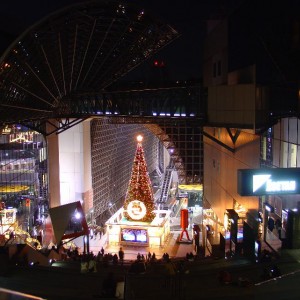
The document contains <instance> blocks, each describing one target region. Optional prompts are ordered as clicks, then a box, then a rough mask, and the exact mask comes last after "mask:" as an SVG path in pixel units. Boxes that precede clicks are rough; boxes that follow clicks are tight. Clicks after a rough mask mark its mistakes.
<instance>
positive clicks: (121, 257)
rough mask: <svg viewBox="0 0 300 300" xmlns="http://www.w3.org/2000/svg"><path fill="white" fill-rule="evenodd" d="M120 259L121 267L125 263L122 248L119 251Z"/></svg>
mask: <svg viewBox="0 0 300 300" xmlns="http://www.w3.org/2000/svg"><path fill="white" fill-rule="evenodd" d="M119 259H120V262H121V265H123V262H124V251H123V248H122V247H120V250H119Z"/></svg>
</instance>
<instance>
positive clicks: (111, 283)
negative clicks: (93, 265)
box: [102, 272, 117, 298]
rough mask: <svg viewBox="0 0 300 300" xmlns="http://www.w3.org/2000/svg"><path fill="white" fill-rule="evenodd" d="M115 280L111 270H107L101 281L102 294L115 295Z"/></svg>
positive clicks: (106, 295)
mask: <svg viewBox="0 0 300 300" xmlns="http://www.w3.org/2000/svg"><path fill="white" fill-rule="evenodd" d="M116 286H117V282H116V280H115V276H114V273H113V272H109V273H108V274H107V277H106V278H105V279H104V280H103V283H102V296H103V297H112V298H114V297H115V294H116Z"/></svg>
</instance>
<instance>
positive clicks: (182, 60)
mask: <svg viewBox="0 0 300 300" xmlns="http://www.w3.org/2000/svg"><path fill="white" fill-rule="evenodd" d="M241 1H243V0H185V1H183V0H181V1H179V0H172V1H164V0H128V1H127V2H128V3H134V4H135V5H136V6H138V7H141V8H144V9H145V11H146V12H149V13H150V14H151V15H154V16H155V17H157V18H159V19H161V20H162V21H164V22H165V23H168V24H169V25H171V26H172V27H173V28H174V29H176V30H177V31H178V32H179V33H180V34H181V35H180V37H179V38H178V39H177V40H175V41H174V42H172V43H171V44H169V45H168V46H166V47H165V48H164V49H162V50H161V51H160V52H159V53H158V54H156V55H155V56H154V57H153V58H151V59H150V60H149V61H147V62H146V63H145V64H144V65H143V66H141V67H140V68H137V69H136V70H135V71H134V73H132V74H133V75H132V76H137V77H139V76H142V75H141V74H144V73H145V68H147V70H149V67H150V66H152V64H153V61H154V60H159V61H163V62H164V64H165V68H164V70H163V72H164V76H166V77H168V78H170V80H177V79H179V80H182V79H199V78H201V60H202V50H201V49H202V41H203V37H204V36H205V20H206V19H208V18H209V17H211V16H214V15H217V14H220V13H223V12H224V13H227V12H228V11H230V10H231V9H232V8H234V7H235V6H237V5H238V3H240V2H241ZM77 2H78V3H80V2H84V1H82V0H81V1H79V0H29V1H25V0H10V1H2V2H1V6H0V51H1V52H3V51H4V50H5V49H6V48H7V47H8V45H9V44H10V43H11V42H12V41H13V40H14V39H15V38H16V37H17V36H18V35H19V34H21V33H22V32H23V31H24V30H26V28H28V27H29V26H30V25H32V24H34V23H35V22H37V21H39V20H40V19H41V18H43V17H45V16H47V15H48V14H50V13H51V12H54V11H56V10H57V9H59V8H62V7H65V6H68V5H70V4H74V3H77ZM123 2H126V1H123Z"/></svg>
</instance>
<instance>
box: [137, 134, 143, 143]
mask: <svg viewBox="0 0 300 300" xmlns="http://www.w3.org/2000/svg"><path fill="white" fill-rule="evenodd" d="M136 140H137V141H138V142H139V143H140V142H141V141H142V140H143V136H141V135H138V136H137V137H136Z"/></svg>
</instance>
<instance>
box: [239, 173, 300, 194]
mask: <svg viewBox="0 0 300 300" xmlns="http://www.w3.org/2000/svg"><path fill="white" fill-rule="evenodd" d="M237 172H238V174H237V175H238V176H237V180H238V182H237V190H238V193H239V195H241V196H263V195H288V194H300V168H272V169H239V170H238V171H237Z"/></svg>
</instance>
